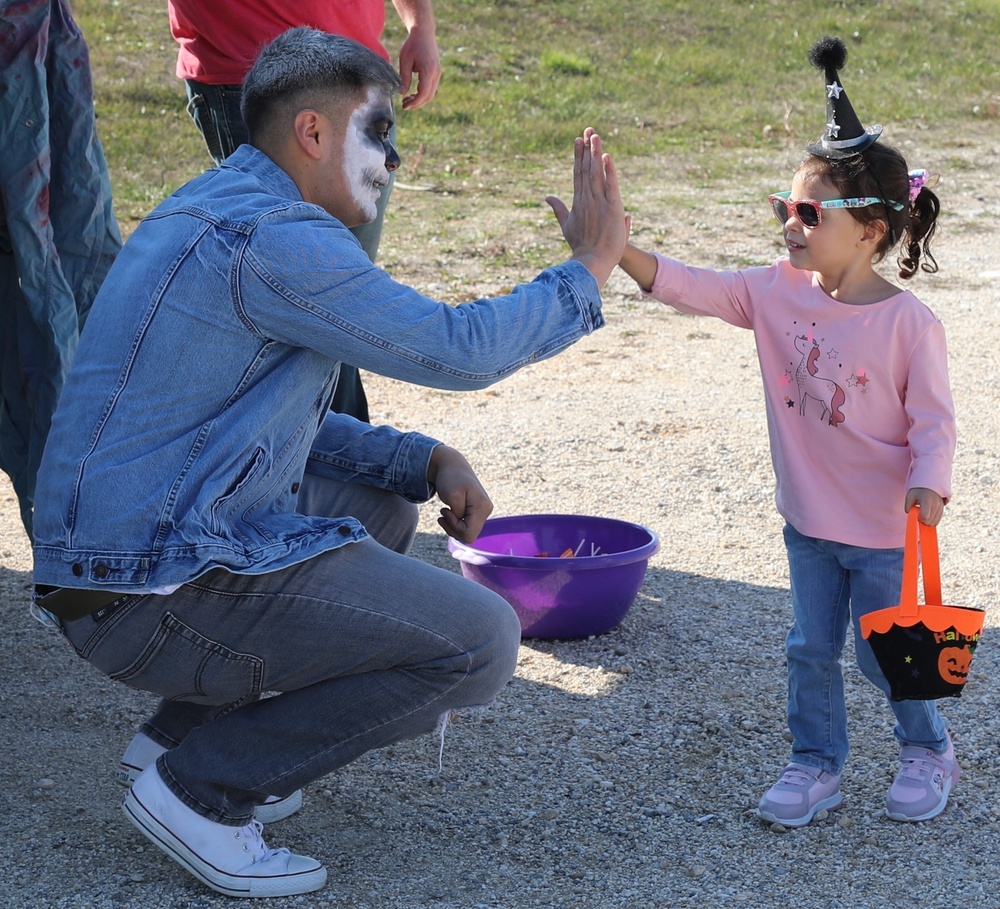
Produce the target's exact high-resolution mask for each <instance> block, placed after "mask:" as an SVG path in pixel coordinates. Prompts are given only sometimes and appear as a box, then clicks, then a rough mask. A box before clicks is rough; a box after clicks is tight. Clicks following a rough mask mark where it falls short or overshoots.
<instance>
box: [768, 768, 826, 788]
mask: <svg viewBox="0 0 1000 909" xmlns="http://www.w3.org/2000/svg"><path fill="white" fill-rule="evenodd" d="M814 782H816V780H815V777H812V776H810V775H809V774H808V773H806V772H805V770H803V769H802V768H801V767H786V768H785V770H784V773H782V774H781V776H780V777H778V782H777V784H776V785H778V786H795V787H797V788H799V787H802V786H808V785H809V784H810V783H814Z"/></svg>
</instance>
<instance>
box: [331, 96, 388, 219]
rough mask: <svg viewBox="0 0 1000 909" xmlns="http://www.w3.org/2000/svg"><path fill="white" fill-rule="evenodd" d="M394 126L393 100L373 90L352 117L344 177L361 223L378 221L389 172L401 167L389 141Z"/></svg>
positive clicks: (349, 125) (347, 136)
mask: <svg viewBox="0 0 1000 909" xmlns="http://www.w3.org/2000/svg"><path fill="white" fill-rule="evenodd" d="M392 124H393V112H392V101H391V99H390V98H389V96H388V95H386V93H385V92H383V91H381V90H379V89H377V88H369V89H368V95H367V97H366V99H365V100H364V101H363V102H362V103H361V104H360V105H358V107H357V108H355V110H354V112H353V113H352V114H351V118H350V120H349V121H348V124H347V131H346V133H345V136H344V177H345V181H346V184H347V190H348V192H349V193H350V195H351V199H352V200H353V201H354V202H355V204H356V205H357V206H358V209H359V216H360V217H359V222H358V223H367V222H369V221H374V220H375V218H376V216H377V214H378V209H377V205H378V200H379V196H380V195H381V192H382V189H383V188H384V187H385V185H386V184H387V183H388V182H389V172H390V171H393V170H395V169H396V168H397V167H398V166H399V155H398V154H397V153H396V149H395V148H394V147H393V144H392V142H391V141H390V139H389V130H390V129H391V128H392Z"/></svg>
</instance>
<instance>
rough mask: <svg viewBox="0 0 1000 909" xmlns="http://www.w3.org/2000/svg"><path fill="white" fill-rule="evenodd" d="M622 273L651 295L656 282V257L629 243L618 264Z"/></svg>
mask: <svg viewBox="0 0 1000 909" xmlns="http://www.w3.org/2000/svg"><path fill="white" fill-rule="evenodd" d="M618 264H619V265H620V266H621V269H622V271H624V272H625V274H627V275H628V276H629V277H630V278H632V279H633V280H634V281H635V283H636V284H638V285H639V288H640V289H641V290H644V291H645V292H646V293H649V292H650V291H651V290H652V289H653V281H655V280H656V256H654V255H653V254H652V253H648V252H646V251H645V250H643V249H639V248H638V247H637V246H633V245H632V244H631V243H629V244H628V245H627V246H626V247H625V253H624V255H623V256H622V260H621V262H619V263H618Z"/></svg>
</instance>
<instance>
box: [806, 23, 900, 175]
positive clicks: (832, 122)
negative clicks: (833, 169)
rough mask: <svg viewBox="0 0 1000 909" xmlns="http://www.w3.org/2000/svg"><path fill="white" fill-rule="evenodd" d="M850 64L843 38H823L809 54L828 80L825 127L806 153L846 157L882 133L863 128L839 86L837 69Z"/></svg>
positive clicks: (814, 64) (825, 156)
mask: <svg viewBox="0 0 1000 909" xmlns="http://www.w3.org/2000/svg"><path fill="white" fill-rule="evenodd" d="M846 61H847V47H846V46H845V45H844V42H843V41H841V40H840V38H829V37H827V38H820V39H819V41H817V42H816V43H815V44H814V45H813V46H812V49H811V50H810V51H809V62H810V63H812V65H813V66H815V67H816V68H817V69H821V70H823V73H824V76H825V77H826V128H825V129H824V131H823V136H822V138H820V139H819V140H817V141H816V142H813V143H812V144H811V145H807V146H806V151H807V152H809V153H810V154H813V155H818V156H819V157H822V158H846V157H848V156H850V155H856V154H859V153H860V152H863V151H864V150H865V149H866V148H868V146H869V145H871V144H872V143H873V142H874V141H875V140H876V139H877V138H878V137H879V136H880V135H881V134H882V127H881V126H868V127H865V126H862V125H861V121H860V120H859V119H858V115H857V114H856V113H854V108H853V107H852V106H851V101H850V98H848V97H847V92H846V91H844V87H843V86H842V85H841V84H840V77H839V76H838V70H841V69H843V67H844V63H845V62H846Z"/></svg>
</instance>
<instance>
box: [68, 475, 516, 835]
mask: <svg viewBox="0 0 1000 909" xmlns="http://www.w3.org/2000/svg"><path fill="white" fill-rule="evenodd" d="M299 507H300V510H302V511H306V512H309V513H319V512H321V513H325V514H337V515H347V514H350V515H354V516H356V517H358V518H360V519H362V520H363V522H364V523H365V526H366V527H367V528H368V530H369V532H370V533H371V534H372V538H369V539H365V540H362V541H361V542H358V543H351V544H348V545H346V546H342V547H340V548H339V549H336V550H333V551H331V552H327V553H325V554H323V555H321V556H317V557H316V558H313V559H310V560H308V561H306V562H302V563H300V564H298V565H295V566H293V567H291V568H288V569H285V570H282V571H277V572H273V573H270V574H262V575H235V574H230V573H228V572H226V571H223V570H221V569H217V570H215V571H211V572H209V573H208V574H206V575H203V576H202V577H200V578H198V579H197V580H195V581H193V582H191V583H190V584H185V585H184V586H183V587H181V588H180V589H178V590H177V591H175V592H174V593H171V594H169V595H157V594H149V595H133V596H125V597H123V599H122V600H119V601H116V602H115V603H113V604H112V605H111V606H110V607H108V610H107V614H106V615H103V616H102V615H100V614H98V615H96V616H85V617H84V618H82V619H79V620H77V621H73V622H66V623H64V625H63V630H64V632H65V634H66V636H67V638H68V639H69V641H70V642H71V643H72V645H73V646H74V648H75V649H76V650H77V652H78V653H79V654H80V655H81V656H83V657H84V658H85V659H87V660H89V661H90V662H91V663H92V664H94V665H95V666H96V667H97V668H98V669H99V670H101V671H102V672H104V673H105V674H107V675H108V676H109V677H110V678H112V679H116V680H119V681H122V682H124V683H125V684H127V685H130V686H132V687H136V688H140V689H143V690H146V691H151V692H153V693H155V694H157V695H159V696H160V697H161V698H163V700H162V701H161V703H160V706H159V708H158V710H157V711H156V713H155V714H154V715H153V716H152V717H151V718H150V719H149V720H148V721H147V722H146V723H145V724H144V725H143V727H142V731H143V732H145V733H146V734H147V735H148V736H150V737H151V738H152V739H153V740H154V741H156V742H158V743H159V744H161V745H163V746H164V747H166V748H168V749H170V750H169V751H168V752H167V753H166V754H165V755H163V756H162V757H161V758H160V759H159V762H158V765H157V766H158V767H159V770H160V774H161V776H162V777H163V779H164V782H165V783H166V785H167V786H168V787H169V788H170V790H171V791H172V792H173V793H174V794H175V795H176V796H177V797H178V798H180V799H181V800H182V801H183V802H184V803H185V804H186V805H188V806H189V807H190V808H192V809H194V810H195V811H197V812H198V813H199V814H201V815H202V816H204V817H207V818H209V819H210V820H213V821H217V822H220V823H225V824H230V825H242V824H247V823H249V821H250V818H251V816H252V815H253V811H254V808H255V806H256V805H257V804H260V802H262V801H263V800H264V798H266V797H267V796H268V795H271V794H273V795H282V796H286V795H289V794H291V793H292V792H294V791H295V790H296V789H299V788H301V787H302V786H304V785H306V784H307V783H310V782H312V781H314V780H316V779H318V778H319V777H322V776H324V775H325V774H328V773H330V772H332V771H334V770H336V769H337V768H338V767H342V766H344V765H345V764H347V763H349V762H350V761H353V760H354V759H355V758H357V757H359V756H360V755H362V754H364V753H365V752H366V751H369V750H371V749H373V748H379V747H382V746H385V745H389V744H391V743H393V742H396V741H399V740H401V739H406V738H411V737H414V736H417V735H420V734H422V733H426V732H430V731H432V730H434V729H436V728H438V727H439V724H441V723H442V722H443V723H445V724H446V723H447V720H448V718H449V717H450V715H451V714H452V712H453V711H458V712H461V711H462V710H463V709H464V708H470V709H471V708H476V707H481V706H483V705H485V704H488V703H489V702H490V701H491V700H492V699H493V698H494V696H495V695H496V694H497V692H498V691H499V690H500V689H501V688H502V687H503V686H504V685H505V684H506V682H507V681H508V679H509V678H510V677H511V675H512V674H513V672H514V667H515V664H516V661H517V650H518V645H519V643H520V634H521V629H520V625H519V624H518V621H517V616H516V615H515V614H514V611H513V610H512V609H511V608H510V606H509V605H508V604H507V603H506V602H505V601H504V600H503V599H502V598H501V597H499V596H498V595H497V594H495V593H493V592H492V591H490V590H487V589H486V588H485V587H481V586H480V585H478V584H475V583H473V582H472V581H468V580H466V579H465V578H463V577H462V576H461V575H460V574H457V573H455V572H451V571H446V570H444V569H441V568H436V567H434V566H432V565H429V564H426V563H424V562H421V561H418V560H417V559H414V558H411V557H410V556H408V555H405V554H404V552H405V550H406V549H407V548H408V547H409V544H410V542H411V541H412V539H413V534H414V530H415V528H416V509H415V506H413V505H411V504H410V503H407V502H404V501H403V500H402V499H400V498H399V497H398V496H396V495H394V494H393V493H389V492H385V491H384V490H378V489H371V488H367V487H362V486H345V485H344V484H341V483H337V482H335V481H332V480H325V479H319V478H316V477H311V476H309V475H307V477H306V479H305V480H304V481H303V484H302V492H301V493H300V496H299ZM378 540H381V541H382V542H377V541H378ZM383 544H385V545H383ZM442 545H443V541H442ZM390 547H394V548H390ZM397 550H398V551H397ZM275 692H277V693H276V694H274V693H275ZM268 694H271V695H272V696H267V695H268ZM442 735H443V727H442ZM435 757H436V749H435Z"/></svg>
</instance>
